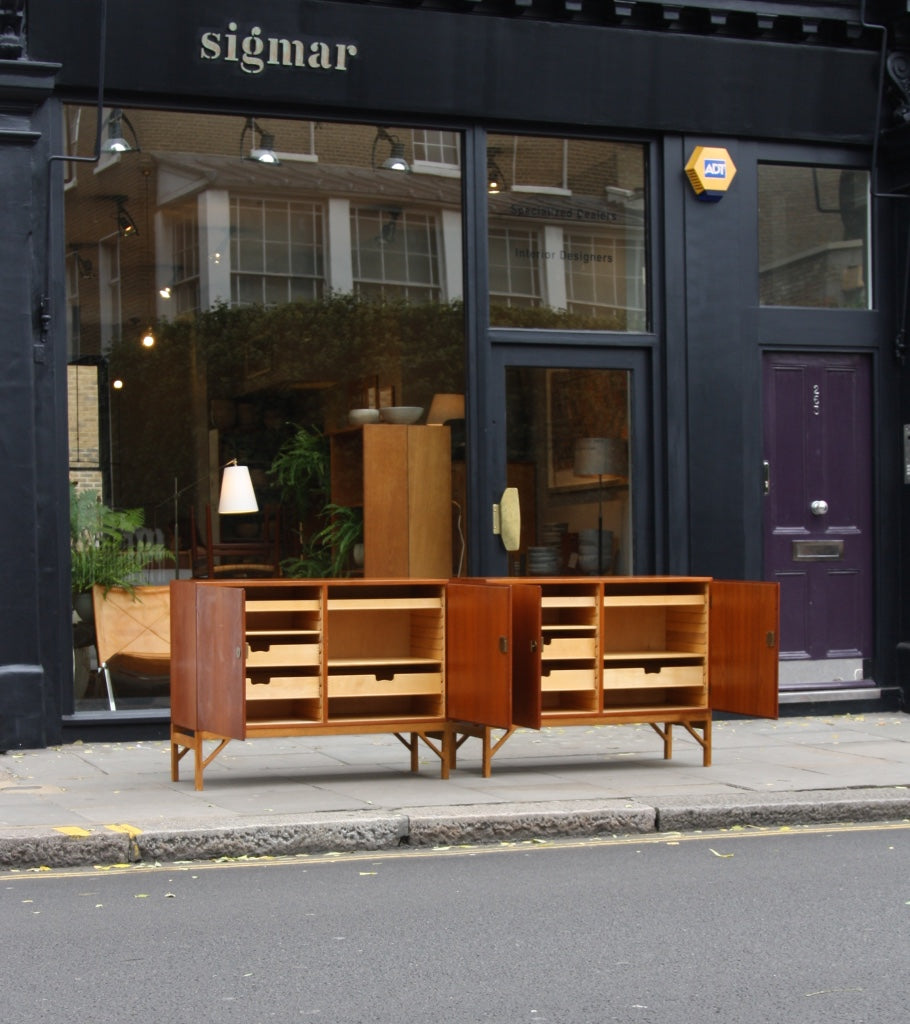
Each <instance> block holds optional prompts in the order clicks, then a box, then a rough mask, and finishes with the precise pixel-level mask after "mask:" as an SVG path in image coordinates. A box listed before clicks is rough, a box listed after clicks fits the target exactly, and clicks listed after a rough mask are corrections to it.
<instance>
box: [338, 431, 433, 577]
mask: <svg viewBox="0 0 910 1024" xmlns="http://www.w3.org/2000/svg"><path fill="white" fill-rule="evenodd" d="M329 452H330V466H331V495H332V501H333V502H335V503H336V504H337V505H350V506H362V507H363V549H364V562H363V575H364V576H365V577H372V578H386V579H391V578H394V577H399V576H402V577H404V576H407V577H423V578H431V577H441V578H443V579H445V578H446V577H448V576H450V575H451V573H452V439H451V431H450V429H449V427H447V426H425V425H414V426H406V425H404V424H397V423H370V424H366V425H365V426H362V427H352V428H350V429H348V430H342V431H339V432H338V433H337V434H332V435H331V436H330V438H329Z"/></svg>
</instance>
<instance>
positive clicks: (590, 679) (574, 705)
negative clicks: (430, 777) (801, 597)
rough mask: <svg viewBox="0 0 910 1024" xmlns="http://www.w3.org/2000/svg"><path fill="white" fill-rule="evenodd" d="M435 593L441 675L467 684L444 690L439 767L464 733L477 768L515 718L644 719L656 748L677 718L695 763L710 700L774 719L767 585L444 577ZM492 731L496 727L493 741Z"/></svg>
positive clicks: (773, 629)
mask: <svg viewBox="0 0 910 1024" xmlns="http://www.w3.org/2000/svg"><path fill="white" fill-rule="evenodd" d="M448 603H449V631H448V636H447V644H448V662H449V673H450V677H451V678H452V679H453V680H460V681H461V680H466V681H467V684H462V685H458V686H456V685H450V687H449V693H448V704H447V714H448V718H449V720H450V721H451V722H452V728H453V729H454V731H455V733H456V736H457V737H458V738H457V739H456V741H455V744H454V748H453V750H452V752H451V754H452V756H451V757H450V764H454V749H455V748H457V747H458V746H460V744H461V742H463V740H464V738H465V737H467V736H477V737H480V739H481V740H482V741H483V773H484V775H489V774H490V768H491V758H492V756H493V754H495V752H496V751H497V750H498V749H499V747H500V746H502V744H503V743H504V742H505V741H506V739H508V737H509V736H510V735H511V733H512V732H513V731H514V729H515V728H516V727H518V726H525V727H527V728H531V729H540V728H541V727H542V726H544V725H593V724H620V723H633V722H635V723H638V722H647V723H649V724H650V725H651V726H652V727H653V728H654V729H655V731H656V732H657V733H658V734H659V735H660V737H661V738H662V740H663V743H664V756H665V757H667V758H669V757H671V756H672V741H673V725H674V724H680V725H682V726H683V727H684V728H685V729H686V730H687V732H689V733H690V734H691V735H692V736H693V738H694V739H696V740H697V741H698V742H699V743H700V744H701V746H702V749H703V763H704V764H705V765H706V766H707V765H709V764H710V763H711V713H712V711H729V712H735V713H738V714H744V715H750V716H753V717H759V718H776V717H777V700H778V694H777V659H778V618H779V590H778V585H777V584H775V583H751V582H723V581H719V580H713V579H708V578H700V577H609V578H605V579H596V580H583V579H579V578H575V577H573V578H565V579H553V580H544V579H536V580H533V579H531V580H529V579H522V578H517V577H516V578H512V577H510V578H508V579H501V580H484V581H470V580H465V581H453V582H452V583H451V584H450V586H449V589H448ZM462 628H464V629H465V632H464V633H460V632H459V630H461V629H462ZM475 650H476V651H477V652H484V654H483V655H481V654H480V653H478V654H475V653H473V652H474V651H475ZM481 656H483V657H484V661H483V666H482V669H481V670H480V671H479V672H475V673H474V674H472V673H471V672H470V662H471V661H472V660H476V659H477V658H479V657H481ZM492 729H504V730H506V732H505V734H504V735H503V736H502V737H500V739H499V740H498V742H497V743H496V744H495V746H491V730H492Z"/></svg>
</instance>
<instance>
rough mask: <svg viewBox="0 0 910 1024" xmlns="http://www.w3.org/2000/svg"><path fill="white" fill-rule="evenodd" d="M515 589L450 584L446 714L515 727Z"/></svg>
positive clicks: (447, 629)
mask: <svg viewBox="0 0 910 1024" xmlns="http://www.w3.org/2000/svg"><path fill="white" fill-rule="evenodd" d="M511 590H512V588H511V587H510V586H507V585H505V586H504V585H500V586H496V585H493V584H485V583H467V582H464V583H462V582H461V581H453V582H451V583H449V584H447V585H446V715H447V717H449V718H452V719H456V720H460V721H464V722H475V723H477V724H478V725H489V726H491V727H493V728H497V729H508V728H509V727H510V726H511V725H512V655H511V651H510V648H511V642H512V641H511V636H512V628H511V627H512V593H511Z"/></svg>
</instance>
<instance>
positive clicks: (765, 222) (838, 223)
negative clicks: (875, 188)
mask: <svg viewBox="0 0 910 1024" xmlns="http://www.w3.org/2000/svg"><path fill="white" fill-rule="evenodd" d="M758 210H759V215H758V229H759V230H758V263H759V290H760V296H761V304H762V305H763V306H819V307H827V308H833V309H867V308H868V307H869V304H870V294H869V288H868V284H867V282H868V281H869V280H870V276H869V175H868V173H867V172H866V171H861V170H848V169H841V168H837V167H797V166H791V165H788V164H760V165H759V168H758Z"/></svg>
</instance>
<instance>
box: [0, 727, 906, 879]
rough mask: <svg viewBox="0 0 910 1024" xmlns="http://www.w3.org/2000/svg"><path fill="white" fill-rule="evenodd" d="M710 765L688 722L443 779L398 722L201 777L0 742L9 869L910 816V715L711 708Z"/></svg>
mask: <svg viewBox="0 0 910 1024" xmlns="http://www.w3.org/2000/svg"><path fill="white" fill-rule="evenodd" d="M713 745H714V751H713V765H712V766H711V767H709V768H705V767H703V766H702V757H701V748H700V747H699V746H698V744H697V743H696V742H695V741H694V740H692V739H691V737H689V736H688V734H687V733H686V732H685V730H683V729H682V728H681V727H676V729H675V730H674V744H673V758H672V759H671V760H664V758H663V749H662V744H661V741H660V739H659V737H658V736H657V735H656V733H655V732H654V731H653V730H652V729H651V727H650V726H648V725H622V726H591V727H587V726H574V727H564V728H560V727H558V726H551V727H547V728H544V729H542V730H541V731H540V732H534V731H529V730H519V731H518V732H516V733H515V734H514V735H513V736H512V737H510V738H509V739H508V740H507V742H506V743H505V744H504V745H503V746H502V748H501V749H500V750H499V752H498V753H497V754H496V755H495V757H494V758H493V770H492V775H491V777H490V778H486V779H485V778H483V777H482V774H481V747H480V742H479V741H478V740H474V739H469V740H467V741H466V742H465V743H464V744H463V746H462V747H461V749H460V750H459V752H458V765H457V767H456V768H455V769H454V770H453V771H452V772H451V775H450V777H449V779H448V780H442V779H441V778H440V776H439V760H438V758H437V757H436V755H435V754H433V752H432V751H430V750H429V749H426V748H424V749H423V750H422V753H421V756H420V765H419V771H418V772H416V773H412V772H410V770H409V754H408V751H407V750H406V749H405V748H404V747H403V746H402V745H401V743H400V742H399V741H398V740H397V739H396V738H395V737H394V736H391V735H389V736H375V735H366V736H320V737H301V738H291V739H255V740H250V741H246V742H240V741H233V742H231V743H230V744H228V746H227V747H226V748H225V749H224V750H223V751H222V752H221V753H220V754H219V755H218V756H217V757H216V758H215V759H214V760H213V761H212V762H211V764H210V765H209V766H208V768H207V769H206V771H205V788H204V789H203V790H202V791H196V790H195V788H194V786H193V779H192V764H191V757H192V755H189V756H188V757H187V758H185V759H184V761H183V762H181V778H180V780H179V781H178V782H172V781H171V778H170V754H169V744H168V743H167V742H166V741H159V740H149V741H135V742H127V741H120V742H97V743H88V742H75V743H67V744H65V745H61V746H56V747H49V748H47V749H43V750H14V751H9V752H7V753H5V754H0V871H16V870H29V869H32V870H34V869H41V868H69V867H82V866H87V865H96V866H99V867H104V866H110V865H125V864H126V865H128V864H144V865H147V864H150V863H173V862H179V861H198V860H211V859H219V858H238V857H243V858H247V857H264V856H272V857H274V856H287V855H300V854H315V853H330V852H339V853H341V852H346V851H360V850H383V849H392V848H396V847H399V846H401V845H410V846H412V847H439V846H453V845H462V844H475V843H497V842H513V841H522V840H535V841H540V840H556V839H564V838H578V837H595V836H603V835H626V834H640V833H670V832H687V831H694V830H709V829H727V828H741V827H754V826H789V825H792V826H799V825H807V824H815V823H825V824H833V823H838V822H860V821H862V822H866V821H901V820H904V819H910V715H907V714H904V713H902V712H900V711H893V712H875V713H867V714H816V715H810V716H805V717H798V716H793V717H786V718H781V719H780V720H778V721H766V720H758V719H734V718H730V719H722V720H715V722H714V744H713Z"/></svg>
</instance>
